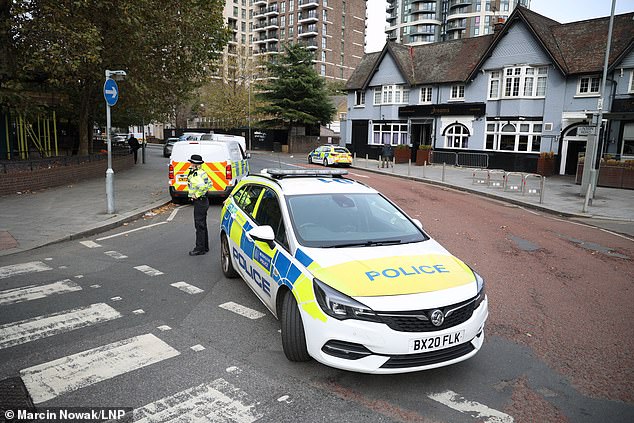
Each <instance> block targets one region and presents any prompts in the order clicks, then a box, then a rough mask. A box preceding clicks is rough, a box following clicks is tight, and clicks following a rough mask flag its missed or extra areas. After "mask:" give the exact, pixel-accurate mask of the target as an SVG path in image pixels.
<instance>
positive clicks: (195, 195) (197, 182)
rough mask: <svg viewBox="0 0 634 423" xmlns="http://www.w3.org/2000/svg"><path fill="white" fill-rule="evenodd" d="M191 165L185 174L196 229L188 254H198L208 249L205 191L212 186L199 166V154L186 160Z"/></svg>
mask: <svg viewBox="0 0 634 423" xmlns="http://www.w3.org/2000/svg"><path fill="white" fill-rule="evenodd" d="M188 161H189V162H190V163H191V164H192V166H191V168H190V169H189V174H188V175H187V189H188V196H189V198H191V199H192V201H193V202H194V228H195V229H196V246H195V247H194V249H193V250H192V251H190V252H189V255H190V256H200V255H203V254H205V253H206V252H208V251H209V235H208V234H207V209H208V208H209V198H207V191H209V190H210V189H211V187H212V183H211V180H210V179H209V176H208V175H207V172H205V171H204V170H203V169H202V168H201V166H202V164H203V163H204V162H203V158H202V157H201V156H200V155H199V154H192V156H191V157H190V159H189V160H188Z"/></svg>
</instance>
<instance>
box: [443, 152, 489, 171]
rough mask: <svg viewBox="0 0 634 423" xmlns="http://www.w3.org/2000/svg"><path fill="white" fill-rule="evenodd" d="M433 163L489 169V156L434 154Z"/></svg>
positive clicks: (483, 154)
mask: <svg viewBox="0 0 634 423" xmlns="http://www.w3.org/2000/svg"><path fill="white" fill-rule="evenodd" d="M431 162H432V163H434V164H443V163H445V164H448V165H453V166H461V167H476V168H484V169H486V168H488V167H489V155H488V154H486V153H464V152H461V153H455V152H453V151H437V150H434V151H433V152H432V158H431Z"/></svg>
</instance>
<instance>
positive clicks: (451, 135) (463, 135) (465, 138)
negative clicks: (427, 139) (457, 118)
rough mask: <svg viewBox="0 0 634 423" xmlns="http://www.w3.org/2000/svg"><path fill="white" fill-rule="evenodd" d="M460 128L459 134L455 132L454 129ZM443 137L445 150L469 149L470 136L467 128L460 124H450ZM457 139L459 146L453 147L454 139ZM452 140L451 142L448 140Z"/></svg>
mask: <svg viewBox="0 0 634 423" xmlns="http://www.w3.org/2000/svg"><path fill="white" fill-rule="evenodd" d="M457 128H460V132H456V129H457ZM444 134H445V135H444V137H445V148H452V149H456V150H460V149H462V150H464V149H467V148H469V137H470V136H471V134H470V133H469V128H467V127H466V126H464V125H462V124H460V123H452V124H451V125H449V126H448V127H447V128H446V129H445V132H444ZM456 138H457V139H458V140H459V141H458V143H459V145H458V146H456V145H455V139H456ZM450 139H451V140H452V141H451V142H450V141H449V140H450Z"/></svg>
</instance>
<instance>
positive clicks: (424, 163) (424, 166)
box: [423, 160, 427, 178]
mask: <svg viewBox="0 0 634 423" xmlns="http://www.w3.org/2000/svg"><path fill="white" fill-rule="evenodd" d="M426 167H427V160H425V161H424V162H423V178H424V177H425V168H426Z"/></svg>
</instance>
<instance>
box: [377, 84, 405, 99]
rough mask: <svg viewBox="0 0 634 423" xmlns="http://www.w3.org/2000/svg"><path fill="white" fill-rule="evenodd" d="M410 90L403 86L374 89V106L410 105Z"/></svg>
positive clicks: (386, 86) (384, 86)
mask: <svg viewBox="0 0 634 423" xmlns="http://www.w3.org/2000/svg"><path fill="white" fill-rule="evenodd" d="M408 103H409V89H408V88H405V87H404V86H402V85H383V86H382V87H376V88H375V89H374V104H408Z"/></svg>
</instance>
